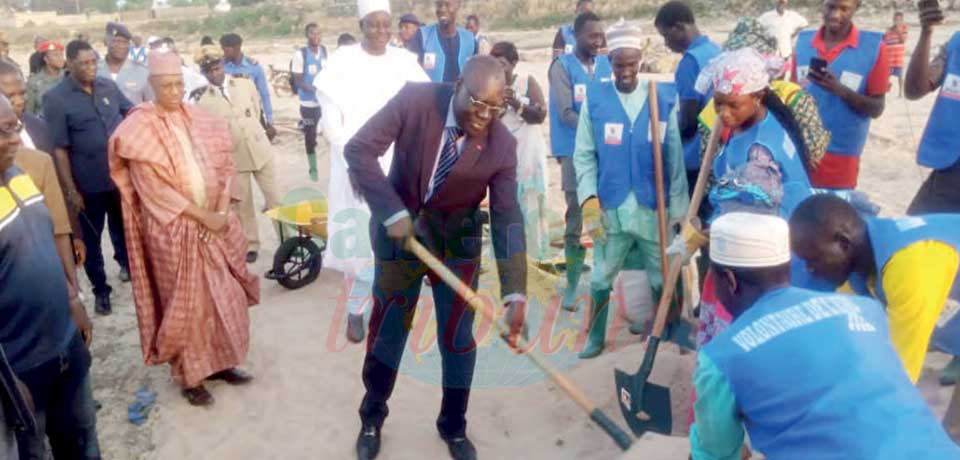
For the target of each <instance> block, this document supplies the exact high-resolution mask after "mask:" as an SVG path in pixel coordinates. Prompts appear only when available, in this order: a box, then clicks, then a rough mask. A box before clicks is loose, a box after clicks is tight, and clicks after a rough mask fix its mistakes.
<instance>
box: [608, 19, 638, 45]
mask: <svg viewBox="0 0 960 460" xmlns="http://www.w3.org/2000/svg"><path fill="white" fill-rule="evenodd" d="M620 48H633V49H637V50H641V51H643V35H642V34H641V33H640V26H637V25H633V24H630V23H628V22H627V21H626V20H624V19H623V18H620V20H619V21H617V22H616V24H614V25H612V26H610V28H608V29H607V50H608V52H613V50H616V49H620Z"/></svg>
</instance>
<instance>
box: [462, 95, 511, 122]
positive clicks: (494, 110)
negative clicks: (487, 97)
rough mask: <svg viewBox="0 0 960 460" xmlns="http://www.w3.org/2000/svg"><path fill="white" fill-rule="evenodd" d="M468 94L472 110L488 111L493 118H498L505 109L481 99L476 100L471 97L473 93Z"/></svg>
mask: <svg viewBox="0 0 960 460" xmlns="http://www.w3.org/2000/svg"><path fill="white" fill-rule="evenodd" d="M469 96H470V106H471V107H473V110H476V111H477V112H480V113H488V114H490V115H492V116H493V117H494V118H499V117H500V116H501V115H503V113H504V112H506V111H507V108H506V107H504V106H502V105H490V104H487V103H486V102H483V101H478V100H476V99H474V98H473V95H469Z"/></svg>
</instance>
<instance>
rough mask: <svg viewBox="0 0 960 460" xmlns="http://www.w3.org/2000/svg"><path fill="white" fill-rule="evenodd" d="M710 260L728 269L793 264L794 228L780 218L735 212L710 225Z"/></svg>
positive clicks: (719, 218)
mask: <svg viewBox="0 0 960 460" xmlns="http://www.w3.org/2000/svg"><path fill="white" fill-rule="evenodd" d="M710 260H711V261H713V263H715V264H718V265H723V266H727V267H742V268H762V267H776V266H778V265H783V264H785V263H788V262H790V228H789V226H788V225H787V221H785V220H783V219H782V218H780V217H778V216H767V215H762V214H751V213H745V212H732V213H729V214H724V215H722V216H720V217H718V218H717V219H716V220H715V221H713V224H712V225H710Z"/></svg>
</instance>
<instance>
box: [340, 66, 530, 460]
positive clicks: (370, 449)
mask: <svg viewBox="0 0 960 460" xmlns="http://www.w3.org/2000/svg"><path fill="white" fill-rule="evenodd" d="M504 87H505V83H504V73H503V69H502V68H501V67H500V65H499V64H498V62H497V61H496V60H494V59H493V58H491V57H489V56H478V57H474V58H473V59H471V60H470V61H469V62H468V63H467V65H466V66H465V68H464V72H463V75H462V76H461V78H460V80H459V81H458V82H457V83H456V84H455V85H450V84H444V83H409V84H407V85H406V86H405V87H404V88H403V89H402V90H401V91H400V92H399V93H398V94H397V95H396V96H395V97H394V98H393V99H392V100H391V101H390V102H389V103H388V104H387V105H386V107H384V108H383V109H382V110H381V111H380V112H379V113H377V114H376V115H374V116H373V118H371V119H370V121H369V122H367V124H366V125H365V126H364V127H363V128H361V129H360V131H359V132H358V133H357V134H356V135H355V136H354V138H353V139H352V140H351V141H350V142H349V143H348V144H347V145H346V148H345V150H344V156H345V157H346V160H347V164H348V165H349V171H350V178H351V180H352V181H353V183H354V184H355V188H357V189H358V190H359V191H360V193H361V194H362V195H363V197H364V198H365V199H366V201H367V202H368V203H369V204H370V209H371V212H372V215H373V217H372V219H371V220H370V232H371V241H372V244H373V252H374V257H375V259H376V269H375V275H374V286H373V298H374V307H373V313H372V316H371V318H370V336H369V337H368V339H367V340H368V341H367V355H366V359H365V361H364V365H363V383H364V386H365V387H366V390H367V393H366V395H365V396H364V398H363V403H362V404H361V406H360V419H361V421H362V424H363V427H362V429H361V432H360V436H359V438H358V439H357V456H358V457H359V458H360V459H372V458H375V457H376V455H377V453H378V452H379V449H380V429H381V426H382V425H383V421H384V419H385V418H386V416H387V413H388V409H387V400H388V399H389V397H390V394H391V393H392V391H393V385H394V382H395V381H396V377H397V369H398V368H399V366H400V360H401V357H402V356H403V348H404V346H405V344H406V340H407V334H408V332H409V330H410V326H411V322H412V320H413V314H414V309H415V307H416V299H417V298H418V297H419V294H420V288H421V280H422V278H423V276H424V275H428V276H429V277H430V279H431V285H432V287H433V295H434V299H435V304H436V313H437V329H438V331H437V337H438V341H439V348H440V352H441V354H442V367H443V402H442V404H441V409H440V416H439V418H438V419H437V429H438V430H439V431H440V437H441V438H442V439H443V440H444V441H445V442H446V443H447V446H448V447H449V450H450V454H451V455H452V456H453V458H454V459H475V458H476V450H475V449H474V447H473V444H472V443H471V442H470V440H469V439H467V437H466V417H465V415H466V411H467V401H468V399H469V395H470V385H471V382H472V379H473V367H474V363H475V360H476V344H475V342H474V339H473V333H472V330H471V327H472V324H473V314H472V313H471V312H470V310H469V308H468V306H467V304H466V302H464V300H463V299H462V298H459V297H458V296H457V295H456V294H455V293H454V292H453V290H451V289H450V288H449V287H447V286H446V285H445V284H444V283H443V282H442V281H440V279H439V278H437V277H436V276H435V275H434V274H433V273H432V272H429V273H428V270H427V268H426V267H425V266H424V265H423V264H422V263H421V262H420V261H419V260H417V258H416V257H415V256H414V255H413V254H411V253H409V252H407V251H405V250H404V246H403V245H404V241H406V239H407V238H411V237H414V236H415V237H417V238H419V239H421V240H422V241H423V243H424V244H425V245H426V247H427V248H428V249H429V250H430V251H431V252H432V253H433V254H435V255H437V256H438V257H439V258H440V259H442V260H443V262H444V264H445V265H446V266H447V267H449V268H450V269H451V270H453V272H454V273H456V274H457V275H458V276H459V277H460V278H461V279H462V280H463V281H464V282H465V283H467V284H468V285H471V286H473V288H474V289H476V287H477V279H478V276H479V272H480V250H481V246H482V243H481V232H480V229H481V222H480V215H479V214H480V213H479V210H478V207H479V205H480V202H481V201H483V199H484V197H485V196H486V195H487V190H488V189H489V191H490V214H491V231H492V239H493V246H494V252H495V254H496V257H497V261H498V262H497V265H498V268H499V275H500V283H501V289H502V292H501V296H502V300H503V301H504V303H505V306H506V309H507V310H506V319H507V321H508V323H509V324H510V330H511V333H510V336H509V337H508V341H509V342H510V343H511V344H515V340H516V337H517V336H518V334H519V332H520V330H521V328H522V324H523V315H524V310H525V305H526V278H527V271H526V250H525V243H524V241H525V240H524V232H523V218H522V215H521V212H520V207H519V205H518V203H517V180H516V169H517V158H516V140H515V139H514V137H513V136H512V135H511V134H510V132H509V131H508V130H507V129H506V127H504V125H503V124H501V123H500V121H499V115H500V114H502V107H503V104H504ZM391 144H394V145H395V147H394V157H393V164H392V165H391V168H390V173H389V174H388V175H384V173H383V171H382V170H381V169H380V165H379V163H378V162H377V159H378V158H379V157H380V156H382V155H383V154H384V152H385V151H386V150H387V148H388V147H389V146H390V145H391Z"/></svg>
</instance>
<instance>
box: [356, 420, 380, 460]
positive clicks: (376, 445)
mask: <svg viewBox="0 0 960 460" xmlns="http://www.w3.org/2000/svg"><path fill="white" fill-rule="evenodd" d="M379 453H380V428H377V427H375V426H373V425H363V428H361V429H360V435H359V436H357V460H373V459H375V458H377V454H379Z"/></svg>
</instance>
